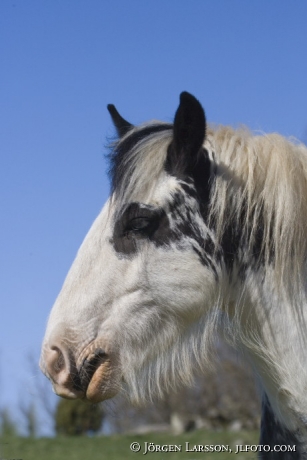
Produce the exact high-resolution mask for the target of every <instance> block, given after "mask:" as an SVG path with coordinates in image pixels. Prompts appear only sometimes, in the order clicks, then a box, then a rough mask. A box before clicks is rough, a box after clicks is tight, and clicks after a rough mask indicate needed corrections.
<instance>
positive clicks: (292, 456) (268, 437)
mask: <svg viewBox="0 0 307 460" xmlns="http://www.w3.org/2000/svg"><path fill="white" fill-rule="evenodd" d="M260 444H261V445H268V446H271V451H270V452H261V453H259V458H260V459H263V460H303V459H305V460H306V459H307V453H306V452H304V451H303V448H302V445H301V443H300V442H299V440H298V439H297V437H296V436H295V433H293V432H291V431H289V430H288V429H287V428H286V427H285V426H283V425H282V424H281V423H280V422H279V420H278V419H277V418H276V416H275V414H274V412H273V410H272V407H271V405H270V403H269V400H268V398H267V396H266V395H264V397H263V402H262V418H261V435H260ZM283 445H286V446H296V451H295V452H294V451H292V452H278V451H277V452H274V446H283Z"/></svg>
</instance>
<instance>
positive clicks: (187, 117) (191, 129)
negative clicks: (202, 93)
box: [168, 91, 206, 174]
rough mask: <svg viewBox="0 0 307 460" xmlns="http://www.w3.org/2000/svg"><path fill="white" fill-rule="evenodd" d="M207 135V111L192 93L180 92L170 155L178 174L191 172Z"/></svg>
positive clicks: (172, 167) (170, 160)
mask: <svg viewBox="0 0 307 460" xmlns="http://www.w3.org/2000/svg"><path fill="white" fill-rule="evenodd" d="M205 135H206V118H205V112H204V109H203V108H202V106H201V104H200V103H199V101H198V100H197V99H196V98H195V97H194V96H192V94H190V93H187V92H186V91H184V92H183V93H181V94H180V104H179V107H178V109H177V112H176V114H175V118H174V128H173V141H172V145H171V149H170V152H169V153H170V154H169V157H168V161H169V166H170V169H171V170H173V171H176V172H177V174H179V173H181V174H186V173H189V172H191V171H192V170H193V169H194V167H195V164H196V163H197V158H198V153H199V151H200V149H201V148H202V145H203V142H204V140H205Z"/></svg>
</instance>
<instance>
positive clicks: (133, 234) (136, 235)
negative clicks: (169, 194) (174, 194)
mask: <svg viewBox="0 0 307 460" xmlns="http://www.w3.org/2000/svg"><path fill="white" fill-rule="evenodd" d="M166 229H169V222H168V218H167V215H166V213H165V211H164V210H163V209H162V208H155V207H153V206H148V205H143V204H140V203H130V204H129V205H128V206H127V207H126V209H125V210H124V212H123V213H122V215H121V217H120V218H119V219H118V220H117V221H116V222H115V226H114V233H113V239H112V244H113V246H114V249H115V251H116V252H118V253H121V254H123V255H128V256H129V255H132V254H135V253H136V252H137V246H138V245H137V242H138V240H142V239H146V238H147V239H149V240H150V241H155V243H156V244H157V245H161V244H163V241H164V242H165V244H167V242H168V240H167V234H168V233H169V232H167V231H166ZM163 234H164V236H165V237H166V238H163ZM162 240H163V241H162Z"/></svg>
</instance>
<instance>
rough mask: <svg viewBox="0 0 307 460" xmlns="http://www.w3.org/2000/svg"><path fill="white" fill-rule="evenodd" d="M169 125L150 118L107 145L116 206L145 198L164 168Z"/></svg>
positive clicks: (169, 137) (169, 136)
mask: <svg viewBox="0 0 307 460" xmlns="http://www.w3.org/2000/svg"><path fill="white" fill-rule="evenodd" d="M172 128H173V126H172V124H168V123H161V122H158V121H154V122H151V123H146V124H144V125H141V126H139V127H137V128H133V129H132V130H130V131H129V132H128V133H127V134H126V135H125V136H124V137H122V138H120V139H119V140H118V141H116V142H114V143H112V144H111V145H110V154H109V161H110V167H109V176H110V179H111V194H112V196H113V199H114V198H115V199H116V202H117V206H119V207H121V204H123V203H125V202H127V201H137V200H138V199H141V200H142V202H146V201H147V200H149V198H150V195H151V192H152V191H153V190H154V188H155V186H156V183H157V180H158V179H159V176H160V175H161V173H162V171H163V170H164V164H165V160H166V154H167V147H168V145H169V144H170V142H171V140H172Z"/></svg>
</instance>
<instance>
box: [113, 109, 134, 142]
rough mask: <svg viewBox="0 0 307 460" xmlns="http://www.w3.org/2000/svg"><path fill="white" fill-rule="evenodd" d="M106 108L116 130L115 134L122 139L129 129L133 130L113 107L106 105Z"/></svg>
mask: <svg viewBox="0 0 307 460" xmlns="http://www.w3.org/2000/svg"><path fill="white" fill-rule="evenodd" d="M107 108H108V111H109V113H110V115H111V118H112V121H113V123H114V126H115V128H116V131H117V134H118V135H119V137H123V136H124V135H125V134H126V133H127V132H128V131H129V130H130V129H131V128H133V125H132V124H131V123H129V121H127V120H125V119H124V118H123V117H122V116H121V115H120V114H119V113H118V111H117V109H116V107H115V105H113V104H108V106H107Z"/></svg>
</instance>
